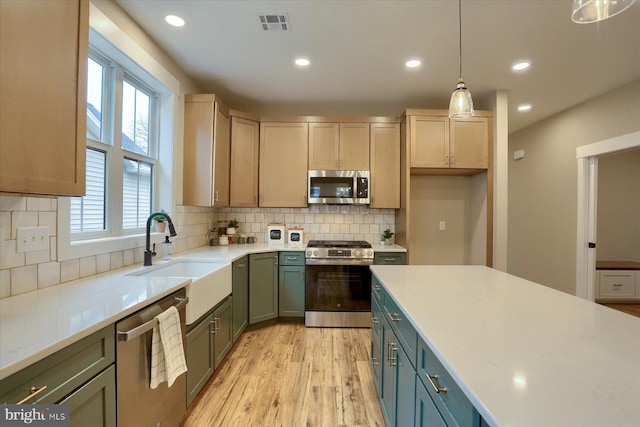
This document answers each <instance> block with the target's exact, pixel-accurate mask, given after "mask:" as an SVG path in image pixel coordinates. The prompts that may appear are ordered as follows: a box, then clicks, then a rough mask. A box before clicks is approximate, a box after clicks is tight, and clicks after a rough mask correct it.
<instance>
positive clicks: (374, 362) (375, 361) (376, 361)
mask: <svg viewBox="0 0 640 427" xmlns="http://www.w3.org/2000/svg"><path fill="white" fill-rule="evenodd" d="M379 364H380V363H379V362H378V358H376V357H372V358H371V365H373V366H375V365H379Z"/></svg>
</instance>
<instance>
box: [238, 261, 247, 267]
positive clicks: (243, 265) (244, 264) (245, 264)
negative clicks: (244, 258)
mask: <svg viewBox="0 0 640 427" xmlns="http://www.w3.org/2000/svg"><path fill="white" fill-rule="evenodd" d="M246 266H247V263H246V262H243V263H242V264H238V265H237V266H236V268H245V267H246Z"/></svg>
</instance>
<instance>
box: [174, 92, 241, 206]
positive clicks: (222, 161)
mask: <svg viewBox="0 0 640 427" xmlns="http://www.w3.org/2000/svg"><path fill="white" fill-rule="evenodd" d="M230 152H231V119H230V116H229V109H228V108H227V107H226V105H224V104H223V103H222V102H220V100H218V99H216V96H215V95H209V94H204V95H186V96H185V106H184V172H183V173H184V181H183V204H185V205H187V206H229V164H230Z"/></svg>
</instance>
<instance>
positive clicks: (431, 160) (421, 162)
mask: <svg viewBox="0 0 640 427" xmlns="http://www.w3.org/2000/svg"><path fill="white" fill-rule="evenodd" d="M409 129H410V137H409V140H410V141H411V167H412V168H448V167H449V118H447V117H422V116H411V117H410V118H409Z"/></svg>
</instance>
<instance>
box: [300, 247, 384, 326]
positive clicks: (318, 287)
mask: <svg viewBox="0 0 640 427" xmlns="http://www.w3.org/2000/svg"><path fill="white" fill-rule="evenodd" d="M305 258H306V261H305V264H306V268H305V270H306V273H305V313H304V319H305V325H306V326H312V327H370V326H371V271H370V270H369V266H370V265H372V264H373V249H371V244H369V243H367V242H364V241H351V240H311V241H309V243H308V244H307V249H306V251H305Z"/></svg>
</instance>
